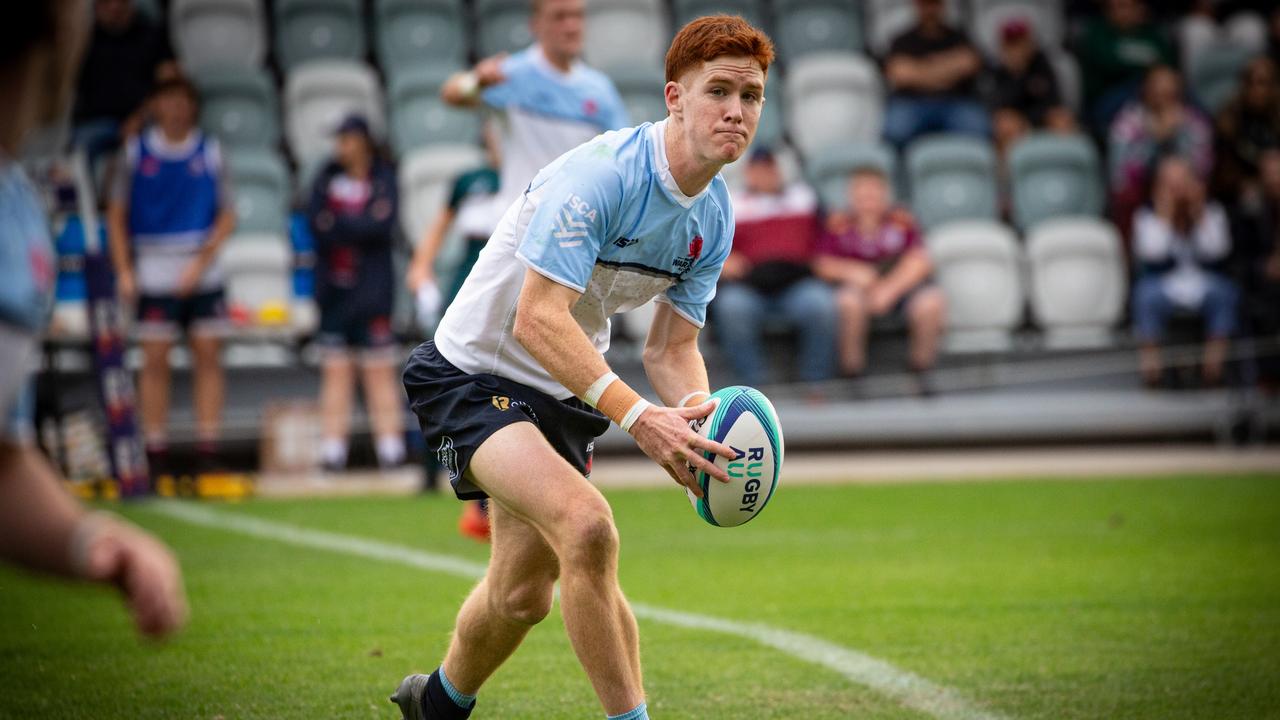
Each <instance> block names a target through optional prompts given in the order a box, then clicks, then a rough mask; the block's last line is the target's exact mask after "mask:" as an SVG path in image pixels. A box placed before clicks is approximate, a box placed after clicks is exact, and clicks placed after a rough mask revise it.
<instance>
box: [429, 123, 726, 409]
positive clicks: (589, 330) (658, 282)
mask: <svg viewBox="0 0 1280 720" xmlns="http://www.w3.org/2000/svg"><path fill="white" fill-rule="evenodd" d="M665 130H666V121H663V122H659V123H657V124H651V123H645V124H644V125H641V126H639V127H636V128H629V129H626V130H618V131H614V132H608V133H605V134H603V135H600V136H599V137H597V138H595V139H594V140H592V141H591V142H588V143H586V144H584V145H581V146H579V147H577V148H575V149H574V150H572V151H570V152H568V153H565V154H564V155H562V156H561V157H560V158H558V159H557V160H556V161H555V162H553V163H552V164H551V165H549V166H547V167H546V168H545V169H543V170H542V172H540V173H538V175H537V177H535V178H534V180H533V182H532V183H531V184H530V186H529V189H528V191H526V192H525V193H524V194H523V195H522V196H521V197H520V198H519V199H518V200H517V201H516V202H514V203H513V204H512V205H511V206H510V208H509V209H508V210H507V212H506V214H505V215H504V216H503V218H502V222H501V223H500V224H499V226H498V229H497V230H496V231H495V233H494V235H493V237H492V238H491V239H490V240H489V243H488V244H487V245H486V246H485V248H484V251H483V252H481V254H480V258H479V260H478V261H477V262H476V265H475V267H474V268H473V269H472V270H471V273H470V275H468V276H467V280H466V282H465V283H464V284H463V286H462V289H461V290H460V291H459V293H458V296H457V299H456V300H455V301H454V302H453V304H452V305H450V306H449V310H448V311H447V312H446V313H445V315H444V318H443V319H441V321H440V326H439V328H438V330H437V331H436V335H435V344H436V349H437V350H438V351H439V353H440V355H442V356H443V357H444V358H445V359H446V360H448V361H449V362H450V363H452V364H453V365H455V366H456V367H457V368H459V369H460V370H462V371H463V372H466V373H469V374H481V373H487V374H493V375H498V376H500V377H503V378H507V379H509V380H513V381H515V382H518V383H521V384H524V385H527V386H529V387H532V388H534V389H537V390H539V391H541V392H543V393H546V394H547V395H550V396H552V397H554V398H556V399H565V398H569V397H571V396H572V395H573V393H571V392H570V391H569V390H568V389H566V388H565V387H564V386H563V385H561V384H560V383H559V382H557V381H556V380H555V379H553V378H552V377H551V376H550V374H549V373H547V371H546V370H544V369H543V368H542V366H541V365H540V364H539V363H538V361H537V360H535V359H534V358H533V357H532V356H531V355H530V354H529V353H528V351H526V350H525V349H524V347H523V346H521V345H520V343H519V342H517V341H516V340H515V338H513V337H512V329H513V327H514V326H515V313H516V303H517V301H518V299H519V297H520V290H521V288H522V287H523V285H524V275H525V270H526V268H529V269H532V270H534V271H535V272H537V273H539V274H541V275H543V276H544V277H547V278H549V279H551V280H553V281H555V282H557V283H559V284H561V285H564V286H566V287H569V288H573V289H574V290H576V291H578V292H580V293H582V297H581V298H580V299H579V300H578V302H577V303H576V304H575V305H574V307H573V317H574V319H575V320H577V322H578V325H579V326H581V328H582V330H583V332H585V333H586V335H587V337H588V338H590V339H591V342H592V343H593V344H594V345H595V347H596V348H597V349H598V350H599V351H600V352H602V353H603V352H605V351H606V350H608V348H609V318H610V316H612V315H613V314H614V313H616V312H625V311H627V310H631V309H634V308H636V307H639V306H640V305H643V304H644V303H646V302H648V301H649V300H651V299H655V298H656V299H657V300H658V301H660V302H666V303H669V304H670V305H671V306H672V308H673V309H674V311H675V312H676V313H677V314H679V315H680V316H681V317H683V318H684V319H686V320H688V321H689V322H690V323H693V324H694V325H696V326H698V327H701V326H702V324H703V322H704V321H705V319H706V312H707V305H708V303H710V302H711V299H712V298H713V297H714V296H715V291H716V280H717V279H718V278H719V277H720V268H721V266H722V265H723V264H724V261H725V258H726V257H728V255H729V248H730V245H731V243H732V239H733V228H734V221H733V209H732V206H731V204H730V201H729V192H728V189H727V188H726V186H725V183H724V180H723V179H722V178H721V177H720V176H719V175H717V176H716V177H715V179H713V180H712V182H711V184H710V185H708V186H707V187H706V188H704V189H703V190H702V192H700V193H698V194H697V195H695V196H693V197H689V196H687V195H685V194H684V193H683V192H681V191H680V188H679V187H678V186H677V185H676V182H675V179H674V178H673V177H672V176H671V171H670V167H669V166H668V163H667V153H666V146H665V144H664V143H665Z"/></svg>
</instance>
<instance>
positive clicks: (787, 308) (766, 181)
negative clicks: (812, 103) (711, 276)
mask: <svg viewBox="0 0 1280 720" xmlns="http://www.w3.org/2000/svg"><path fill="white" fill-rule="evenodd" d="M817 207H818V199H817V195H816V194H815V193H814V191H813V189H812V188H810V187H809V186H808V185H806V184H804V183H803V182H793V183H784V182H783V177H782V171H781V169H779V168H778V163H777V160H776V159H775V158H774V157H773V153H772V152H770V151H769V150H767V149H764V148H759V149H757V150H756V151H755V152H754V153H753V154H752V156H751V160H750V162H749V163H748V165H747V170H746V187H745V188H744V189H743V191H741V192H736V193H734V194H733V212H734V216H735V220H736V223H737V229H736V230H735V231H734V236H733V250H732V252H730V253H729V257H728V258H727V259H726V260H725V263H724V268H723V270H722V271H721V274H720V286H719V288H718V289H717V292H716V299H715V306H714V312H715V335H716V338H717V339H718V340H719V342H720V345H721V347H722V348H723V350H724V353H725V355H727V356H728V359H729V363H730V364H731V365H732V366H733V369H734V371H735V372H736V373H737V375H738V378H739V380H740V381H741V382H743V383H746V384H748V385H758V384H762V383H763V382H765V380H766V372H765V358H764V349H763V347H762V343H761V336H762V335H763V334H764V329H765V321H767V320H779V321H781V322H784V323H786V324H787V325H788V326H789V327H791V328H794V329H795V330H796V332H797V333H798V335H799V340H800V348H799V349H800V352H799V363H798V366H797V371H798V374H799V377H800V379H801V380H803V381H807V382H816V381H820V380H826V379H829V378H830V377H831V376H832V375H833V374H834V365H835V362H834V360H835V358H834V356H835V330H836V327H835V326H836V316H835V305H834V301H833V299H832V296H831V291H830V290H829V289H828V288H827V286H826V284H825V283H823V282H822V281H821V280H818V279H816V278H814V277H813V276H812V274H811V271H810V267H809V265H810V263H811V262H812V260H813V250H814V242H815V240H816V239H817V232H818V216H817Z"/></svg>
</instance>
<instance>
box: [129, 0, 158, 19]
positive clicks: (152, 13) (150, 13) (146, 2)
mask: <svg viewBox="0 0 1280 720" xmlns="http://www.w3.org/2000/svg"><path fill="white" fill-rule="evenodd" d="M133 8H134V9H135V10H137V11H138V14H140V15H143V16H145V17H147V18H149V19H150V20H151V21H152V22H159V21H160V19H161V18H163V17H164V12H163V11H162V10H161V9H160V0H133Z"/></svg>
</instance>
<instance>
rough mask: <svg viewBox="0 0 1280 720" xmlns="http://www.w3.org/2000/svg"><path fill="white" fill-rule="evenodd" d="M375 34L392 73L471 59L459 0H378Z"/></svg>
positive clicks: (384, 63) (385, 65) (383, 61)
mask: <svg viewBox="0 0 1280 720" xmlns="http://www.w3.org/2000/svg"><path fill="white" fill-rule="evenodd" d="M374 13H375V20H374V35H375V36H376V38H377V48H378V62H379V63H380V64H381V65H382V68H383V70H385V71H386V72H387V73H388V74H394V73H396V72H397V71H398V70H400V69H402V68H417V67H422V66H424V65H430V64H434V63H438V62H447V63H454V64H459V65H460V64H462V63H464V62H466V60H467V26H466V22H465V18H464V15H463V9H462V5H461V3H459V2H458V0H378V2H377V4H376V5H375V10H374Z"/></svg>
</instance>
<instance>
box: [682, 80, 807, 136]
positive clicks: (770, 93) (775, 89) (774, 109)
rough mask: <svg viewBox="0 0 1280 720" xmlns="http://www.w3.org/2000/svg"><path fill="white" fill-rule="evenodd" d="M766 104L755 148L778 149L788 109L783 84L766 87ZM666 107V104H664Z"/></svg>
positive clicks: (757, 130)
mask: <svg viewBox="0 0 1280 720" xmlns="http://www.w3.org/2000/svg"><path fill="white" fill-rule="evenodd" d="M764 95H765V98H766V100H765V103H764V107H762V108H760V124H759V125H757V126H756V139H755V141H754V145H755V147H770V148H772V147H777V146H778V145H781V144H782V143H783V142H784V141H783V137H782V136H783V134H784V132H785V130H786V128H785V125H786V121H785V120H784V118H785V117H786V109H787V104H786V102H785V98H786V93H785V92H784V91H783V88H782V83H780V82H779V83H777V84H776V85H774V86H772V87H766V88H765V91H764ZM663 104H664V105H665V103H663Z"/></svg>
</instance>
